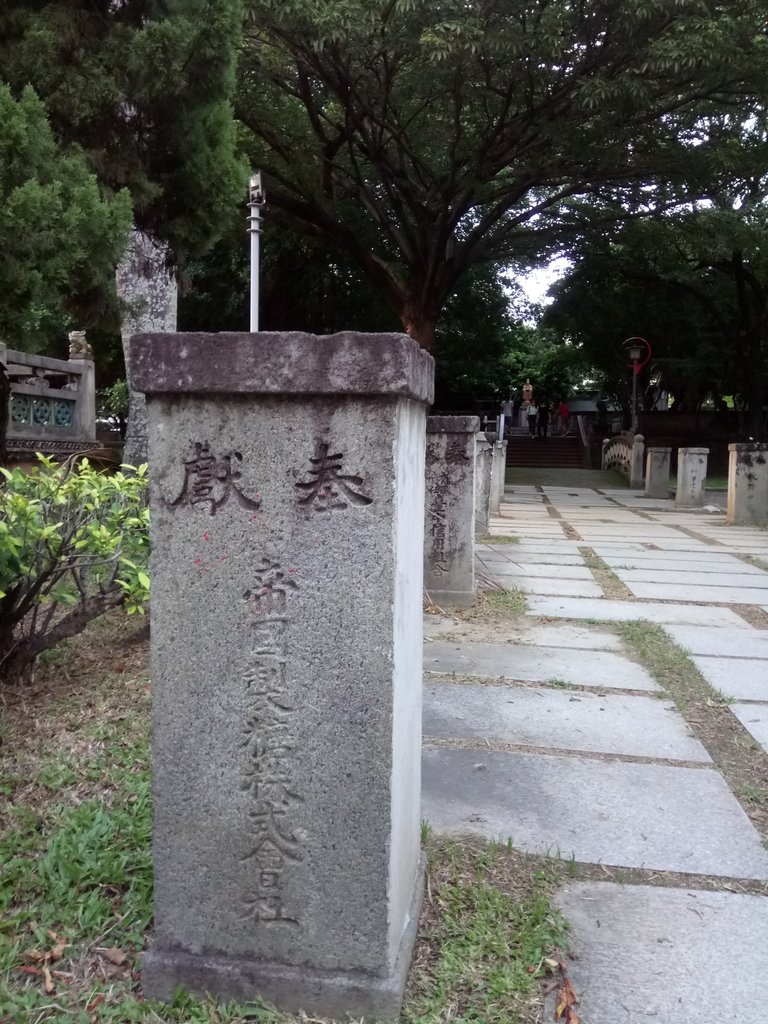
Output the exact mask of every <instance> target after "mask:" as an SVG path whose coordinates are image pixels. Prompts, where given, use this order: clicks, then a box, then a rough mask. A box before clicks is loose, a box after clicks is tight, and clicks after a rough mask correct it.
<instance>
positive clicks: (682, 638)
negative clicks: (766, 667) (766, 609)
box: [665, 626, 768, 658]
mask: <svg viewBox="0 0 768 1024" xmlns="http://www.w3.org/2000/svg"><path fill="white" fill-rule="evenodd" d="M665 629H666V631H667V633H669V635H670V636H671V637H672V639H673V640H674V641H675V643H676V644H679V645H680V646H681V647H685V648H686V650H688V651H690V652H691V654H708V655H711V656H713V657H721V658H768V630H766V629H748V630H745V629H709V628H707V627H706V626H666V627H665Z"/></svg>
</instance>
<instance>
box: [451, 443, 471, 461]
mask: <svg viewBox="0 0 768 1024" xmlns="http://www.w3.org/2000/svg"><path fill="white" fill-rule="evenodd" d="M468 460H469V455H468V454H467V446H466V443H465V442H464V441H449V442H448V444H447V445H446V446H445V461H446V462H450V463H456V462H467V461H468Z"/></svg>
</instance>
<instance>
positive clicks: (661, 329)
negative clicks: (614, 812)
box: [546, 115, 768, 436]
mask: <svg viewBox="0 0 768 1024" xmlns="http://www.w3.org/2000/svg"><path fill="white" fill-rule="evenodd" d="M713 130H715V129H714V126H713ZM766 167H768V119H767V118H766V116H765V115H760V116H755V117H753V118H751V119H750V121H749V122H748V123H747V124H745V125H743V126H742V129H741V138H740V140H739V145H738V146H737V147H736V146H734V147H732V148H731V149H730V151H729V153H728V167H727V173H720V174H718V173H714V174H712V176H711V178H710V180H709V182H708V184H707V189H706V199H705V201H703V202H701V203H698V204H696V205H694V206H691V207H689V208H687V209H683V210H680V211H678V212H677V213H676V214H675V215H674V216H665V217H660V218H658V219H655V220H652V221H651V220H649V221H646V222H644V223H635V224H630V225H626V226H623V227H621V228H620V229H619V230H617V231H615V232H613V233H612V235H611V236H604V237H602V238H594V237H592V238H590V237H589V236H586V237H585V238H584V239H583V241H582V244H581V245H580V246H579V248H578V249H576V251H575V253H574V256H575V264H574V267H573V270H572V271H571V273H570V274H568V275H567V276H566V278H565V279H564V280H563V281H562V282H560V284H558V285H557V286H556V287H555V289H554V294H555V302H554V305H553V306H552V307H551V308H550V309H549V310H548V311H547V314H546V321H547V322H549V323H550V324H552V325H553V326H555V327H556V328H557V329H559V330H560V331H561V332H562V333H564V334H565V335H567V336H568V337H569V338H570V339H571V340H572V341H574V342H575V343H576V344H578V345H579V346H580V347H582V348H583V349H584V351H585V352H586V353H587V355H588V356H589V358H591V359H592V360H593V361H594V362H595V363H596V364H597V365H598V366H600V367H601V368H602V369H603V371H604V373H605V375H606V381H610V380H611V379H612V378H613V379H614V380H619V379H620V378H621V377H624V378H625V377H626V370H623V369H622V364H623V363H624V362H625V360H624V358H623V353H622V350H621V344H620V343H621V340H622V339H623V338H625V337H627V336H629V335H632V334H641V335H643V336H644V337H647V338H648V339H649V340H650V341H651V342H652V343H653V345H654V349H655V351H656V355H657V368H658V369H659V370H660V371H661V372H662V373H663V375H664V377H665V379H666V381H667V384H668V386H669V388H670V390H672V391H673V392H674V393H675V394H676V396H677V399H678V400H679V401H680V402H684V403H685V405H686V406H687V407H688V408H689V409H695V408H697V407H698V405H699V404H700V403H701V401H702V400H704V399H706V398H707V397H712V398H714V399H715V400H717V399H719V398H720V397H721V396H723V395H729V396H734V397H735V398H736V400H737V402H738V403H739V404H740V405H742V406H743V407H745V408H747V409H748V410H749V417H748V429H749V431H750V433H752V434H753V435H754V436H758V435H760V436H762V435H763V433H764V430H765V426H764V423H763V409H764V404H765V394H766V384H768V374H767V372H766V371H767V370H768V359H767V358H766V357H767V356H768V201H767V200H766V195H768V171H766Z"/></svg>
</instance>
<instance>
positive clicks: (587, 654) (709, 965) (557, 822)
mask: <svg viewBox="0 0 768 1024" xmlns="http://www.w3.org/2000/svg"><path fill="white" fill-rule="evenodd" d="M491 533H492V535H496V536H498V537H499V538H503V537H505V536H509V535H513V536H515V537H518V538H519V543H514V544H510V543H501V542H500V543H498V544H494V543H489V544H487V545H482V546H480V547H479V548H478V552H479V555H478V564H479V569H480V571H481V572H482V573H483V575H484V576H486V577H489V578H491V579H495V580H496V581H497V582H499V583H501V584H503V585H505V586H507V587H517V588H519V589H521V590H523V591H524V592H525V593H526V595H527V599H528V606H529V611H528V615H527V616H526V618H525V619H524V620H522V621H521V620H514V621H507V622H502V623H493V624H491V623H488V622H481V621H479V620H476V619H471V618H457V619H452V618H450V617H447V616H445V617H441V616H427V620H426V623H427V624H426V643H425V672H426V690H425V709H424V817H425V819H426V820H427V821H429V823H430V824H431V825H432V827H433V828H434V829H435V830H436V831H437V832H440V833H447V834H467V833H470V834H475V835H480V836H484V837H487V838H494V839H501V840H504V841H506V840H507V839H510V838H511V840H512V842H513V843H514V845H515V846H516V847H517V848H518V849H521V850H524V851H527V852H530V853H547V854H550V855H555V856H560V857H562V858H564V859H566V860H573V861H574V862H575V864H576V865H578V866H579V871H578V872H576V871H574V874H577V875H578V880H575V881H572V882H570V883H568V884H567V885H566V886H565V888H564V889H563V890H562V892H561V893H560V895H559V896H558V903H559V905H560V907H561V908H562V910H563V912H564V914H565V916H566V917H567V918H568V919H569V921H570V923H571V926H572V932H571V945H572V951H573V954H574V956H575V958H574V959H573V960H572V962H571V965H570V968H569V969H570V973H571V978H572V981H573V984H574V987H575V988H576V990H577V992H578V994H579V996H580V1000H581V1002H580V1006H579V1013H580V1015H581V1018H582V1021H583V1024H625V1022H626V1024H634V1022H640V1021H643V1022H647V1021H649V1020H654V1021H658V1022H659V1024H728V1022H732V1024H736V1022H738V1024H747V1022H750V1024H751V1022H753V1021H758V1020H768V1009H766V1000H765V996H764V978H765V975H766V973H767V972H768V895H763V893H767V892H768V888H767V887H765V886H764V885H761V884H760V883H764V882H766V881H768V849H766V846H765V844H764V843H763V841H762V840H761V836H760V834H759V832H758V831H757V829H756V827H755V825H754V824H753V822H752V821H751V820H750V818H749V817H748V816H747V813H746V811H745V809H744V806H743V805H742V803H741V802H740V800H739V799H738V798H737V795H738V794H736V793H735V792H733V791H732V790H731V789H730V788H729V786H728V784H727V783H726V781H725V778H724V777H723V775H722V774H721V773H720V772H719V771H718V770H717V767H716V766H715V764H714V763H713V761H712V758H711V756H710V754H709V753H708V751H707V749H706V747H705V745H704V743H703V742H702V741H701V739H700V738H699V737H698V736H697V734H696V722H694V721H692V722H691V723H690V724H689V723H688V722H687V721H686V719H685V717H684V716H683V714H681V713H680V711H678V710H677V709H676V707H675V704H674V703H673V702H672V701H671V700H670V699H669V694H668V693H667V692H666V690H665V686H664V683H665V680H664V679H662V678H659V679H654V678H653V677H652V676H651V674H649V672H648V671H647V670H646V669H645V668H644V667H643V666H641V665H640V664H638V663H637V662H636V661H635V660H632V658H631V656H630V654H629V652H628V651H627V650H626V649H624V647H623V646H622V641H621V638H620V637H619V635H617V632H616V631H615V627H614V625H613V624H614V623H620V622H634V621H639V620H646V621H648V622H652V623H656V624H659V625H661V626H662V627H663V629H664V630H665V632H666V633H667V635H668V637H669V639H670V640H672V641H674V643H676V644H678V645H679V646H680V647H682V648H684V649H685V650H686V651H687V652H688V653H689V655H690V657H691V659H692V660H693V662H694V663H695V665H696V666H697V667H698V669H699V670H700V672H701V673H702V675H703V676H704V678H705V679H706V680H707V681H708V682H709V683H710V684H711V686H712V687H714V688H715V690H717V691H719V694H720V695H722V697H720V696H719V695H718V694H714V695H713V699H714V700H716V701H717V702H718V703H720V704H722V702H724V701H727V702H728V708H729V712H730V714H732V715H733V716H735V720H737V721H738V723H740V727H741V728H742V729H743V742H744V743H745V744H750V743H751V744H759V745H761V746H762V748H763V750H765V751H766V757H765V765H764V767H765V778H768V571H766V570H768V532H766V531H762V530H758V529H751V528H737V527H728V526H726V525H725V521H724V516H723V515H722V514H720V513H717V514H715V513H707V512H698V511H696V512H693V511H677V510H675V508H674V506H673V504H672V503H671V502H669V501H664V500H649V499H646V498H644V497H643V495H642V494H641V493H638V492H633V491H628V490H599V491H598V490H595V489H592V488H575V487H554V486H548V485H545V486H543V487H541V488H537V487H534V486H521V487H517V486H516V487H514V488H510V487H508V488H507V492H506V495H505V502H504V504H503V505H502V508H501V512H500V515H499V516H497V517H495V518H494V519H492V521H491ZM606 570H610V571H611V572H610V573H608V572H607V571H606ZM606 580H610V581H611V582H610V584H607V583H606ZM609 593H610V594H612V595H613V596H608V594H609ZM617 594H619V595H621V596H618V597H617V596H616V595H617ZM740 727H739V726H734V728H735V729H737V730H738V729H739V728H740ZM742 796H743V794H742ZM582 865H583V866H588V867H585V868H583V869H582V868H581V866H582ZM627 871H631V872H632V884H622V882H621V875H622V873H624V874H626V872H627ZM654 883H656V884H654ZM659 883H662V884H659ZM550 1009H552V1013H550V1014H549V1017H550V1019H552V1018H553V1013H554V1010H553V1008H550Z"/></svg>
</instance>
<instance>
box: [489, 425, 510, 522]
mask: <svg viewBox="0 0 768 1024" xmlns="http://www.w3.org/2000/svg"><path fill="white" fill-rule="evenodd" d="M507 444H508V442H507V441H496V443H495V444H494V446H493V465H492V468H491V512H492V513H493V514H494V515H495V514H497V513H498V511H499V509H500V508H501V502H502V499H503V497H504V481H505V478H506V473H507Z"/></svg>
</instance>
